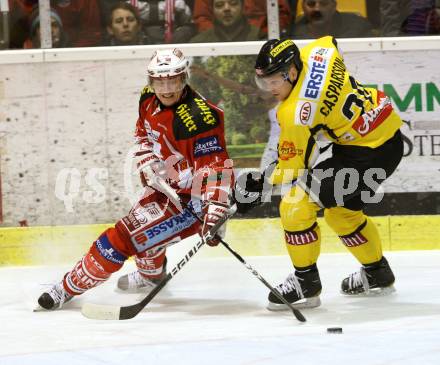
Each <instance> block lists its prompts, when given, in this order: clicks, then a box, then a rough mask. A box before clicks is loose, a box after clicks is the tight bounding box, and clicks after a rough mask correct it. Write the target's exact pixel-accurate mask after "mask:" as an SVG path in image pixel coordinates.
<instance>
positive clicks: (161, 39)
mask: <svg viewBox="0 0 440 365" xmlns="http://www.w3.org/2000/svg"><path fill="white" fill-rule="evenodd" d="M112 2H113V3H114V2H115V1H114V0H106V1H105V0H101V7H102V8H103V9H108V8H109V5H108V4H109V3H112ZM125 2H127V3H130V4H132V5H133V6H134V7H136V8H137V9H138V12H139V15H140V18H141V21H142V27H143V31H144V33H145V35H146V36H147V38H148V39H149V40H150V43H151V44H163V43H186V42H189V40H190V39H191V38H192V37H193V36H194V34H195V33H196V29H195V25H194V23H193V20H192V12H191V9H190V8H189V6H188V5H187V4H186V2H185V0H125ZM107 11H108V10H107Z"/></svg>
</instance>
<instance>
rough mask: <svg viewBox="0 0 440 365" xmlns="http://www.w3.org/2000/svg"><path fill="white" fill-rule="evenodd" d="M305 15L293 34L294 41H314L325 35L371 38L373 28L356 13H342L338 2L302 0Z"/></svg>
mask: <svg viewBox="0 0 440 365" xmlns="http://www.w3.org/2000/svg"><path fill="white" fill-rule="evenodd" d="M302 8H303V11H304V15H303V16H302V17H301V18H299V19H298V21H297V22H296V24H295V27H294V30H293V32H292V33H291V36H292V38H294V39H307V38H308V39H313V38H320V37H323V36H325V35H332V36H334V37H336V38H355V37H371V36H372V26H371V24H370V23H369V22H368V20H366V19H365V18H363V17H361V16H359V15H357V14H354V13H340V12H339V11H337V10H336V0H302Z"/></svg>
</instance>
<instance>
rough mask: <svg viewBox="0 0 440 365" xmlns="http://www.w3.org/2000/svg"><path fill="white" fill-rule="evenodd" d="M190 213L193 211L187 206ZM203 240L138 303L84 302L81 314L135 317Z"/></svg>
mask: <svg viewBox="0 0 440 365" xmlns="http://www.w3.org/2000/svg"><path fill="white" fill-rule="evenodd" d="M188 210H189V211H191V213H193V211H192V210H191V209H189V208H188ZM230 216H231V215H227V216H225V217H223V219H220V220H219V221H218V222H217V223H216V224H215V225H214V226H213V227H212V228H211V232H212V234H215V232H217V231H218V230H219V228H220V227H221V226H222V225H223V224H224V223H225V222H226V221H227V220H228V219H229V217H230ZM203 244H204V241H203V240H202V239H201V240H200V241H199V242H197V244H196V245H195V246H194V247H192V248H191V250H189V251H188V253H187V254H186V255H185V257H183V258H182V259H181V260H180V261H179V262H178V263H177V265H176V266H175V267H174V268H173V269H172V270H171V271H170V272H169V273H168V274H167V275H166V276H165V277H164V278H163V279H162V280H161V281H160V282H159V283H158V284H157V286H156V287H154V289H153V290H152V291H151V292H150V293H148V295H147V296H146V297H145V298H144V299H142V300H141V301H140V302H139V303H136V304H132V305H128V306H117V305H105V304H93V303H85V304H84V305H83V306H82V309H81V313H82V314H83V316H85V317H87V318H90V319H119V320H123V319H131V318H134V317H136V316H137V315H138V314H139V312H140V311H142V309H144V308H145V307H146V306H147V304H148V303H150V302H151V301H152V300H153V298H154V297H155V296H156V295H157V294H158V293H159V292H160V291H161V290H162V288H163V287H164V286H165V285H166V284H167V283H168V282H169V281H170V280H171V278H172V277H173V276H175V275H176V274H177V273H178V272H179V271H180V270H181V269H182V267H184V266H185V264H186V263H187V262H188V261H189V260H190V259H191V258H192V257H193V256H194V255H195V254H196V253H197V251H199V249H200V248H201V247H202V246H203Z"/></svg>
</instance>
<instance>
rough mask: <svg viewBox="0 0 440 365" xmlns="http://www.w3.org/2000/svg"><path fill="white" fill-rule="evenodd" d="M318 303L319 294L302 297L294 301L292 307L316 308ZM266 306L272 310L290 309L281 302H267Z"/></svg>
mask: <svg viewBox="0 0 440 365" xmlns="http://www.w3.org/2000/svg"><path fill="white" fill-rule="evenodd" d="M320 305H321V299H320V298H319V296H318V297H312V298H304V299H301V300H298V301H296V302H295V303H292V307H293V308H295V309H307V308H316V307H319V306H320ZM266 308H267V309H268V310H270V311H273V312H278V311H287V310H291V309H290V308H289V307H288V306H287V305H285V304H283V303H281V304H279V303H272V302H269V303H268V305H267V307H266Z"/></svg>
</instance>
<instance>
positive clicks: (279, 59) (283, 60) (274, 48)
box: [255, 39, 302, 77]
mask: <svg viewBox="0 0 440 365" xmlns="http://www.w3.org/2000/svg"><path fill="white" fill-rule="evenodd" d="M292 64H293V65H295V67H296V69H297V70H298V73H299V72H300V71H301V69H302V62H301V59H300V53H299V49H298V47H297V46H296V44H295V43H294V42H293V40H291V39H286V40H279V39H270V40H268V41H267V42H266V43H264V45H263V47H261V49H260V53H259V54H258V56H257V60H256V62H255V71H256V73H257V75H258V76H260V77H264V76H269V75H271V74H273V73H275V72H279V71H283V70H287V69H288V67H289V66H290V65H292Z"/></svg>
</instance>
